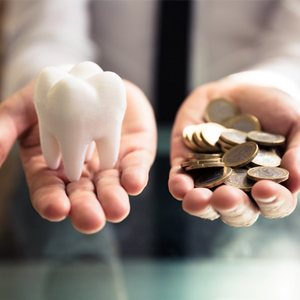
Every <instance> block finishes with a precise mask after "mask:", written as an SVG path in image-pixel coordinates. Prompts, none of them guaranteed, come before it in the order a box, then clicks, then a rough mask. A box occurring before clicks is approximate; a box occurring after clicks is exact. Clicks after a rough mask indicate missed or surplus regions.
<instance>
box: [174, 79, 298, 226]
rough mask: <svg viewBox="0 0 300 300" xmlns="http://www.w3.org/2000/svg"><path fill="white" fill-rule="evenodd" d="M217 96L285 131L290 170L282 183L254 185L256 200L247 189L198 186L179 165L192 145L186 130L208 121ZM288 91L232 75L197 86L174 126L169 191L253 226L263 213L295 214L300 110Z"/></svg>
mask: <svg viewBox="0 0 300 300" xmlns="http://www.w3.org/2000/svg"><path fill="white" fill-rule="evenodd" d="M218 97H225V98H228V99H231V100H232V101H233V102H234V103H235V105H237V106H238V108H239V109H240V110H241V112H242V113H250V114H253V115H255V116H257V117H258V119H259V120H260V122H261V125H262V127H263V129H264V130H265V131H268V132H272V133H278V134H282V135H284V136H285V137H286V140H287V145H286V146H287V147H286V152H285V154H284V156H283V158H282V164H281V166H282V167H283V168H285V169H287V170H288V171H289V173H290V176H289V179H288V181H286V182H284V184H283V185H281V184H278V183H275V182H272V181H269V180H262V181H259V182H257V183H255V185H254V186H253V188H252V191H251V193H252V197H253V199H254V200H255V202H256V204H257V205H254V204H253V203H252V201H251V200H250V198H249V197H248V196H247V194H246V193H244V192H243V191H242V190H239V189H237V188H234V187H231V186H226V185H222V186H220V187H218V188H216V189H215V190H214V192H212V191H211V190H209V189H206V188H194V182H193V180H192V178H191V177H190V176H189V175H187V174H184V173H183V172H182V171H181V167H180V164H181V162H182V161H183V160H184V158H185V157H186V154H187V153H188V152H190V150H189V149H188V148H187V147H186V146H185V145H184V143H183V141H182V130H183V128H184V127H185V126H187V125H190V124H199V123H202V122H204V120H203V114H204V111H205V108H206V106H207V104H208V103H209V101H210V100H212V99H214V98H218ZM290 102H291V99H290V98H289V96H288V95H287V94H285V93H283V92H281V91H279V90H277V89H273V88H266V87H258V86H254V85H246V84H240V83H236V82H233V81H231V80H229V79H224V80H222V81H218V82H213V83H210V84H207V85H204V86H201V87H199V88H197V89H196V90H195V91H194V92H192V93H191V95H189V96H188V98H187V99H186V100H185V101H184V102H183V104H182V106H181V108H180V109H179V111H178V114H177V116H176V120H175V123H174V126H173V131H172V140H171V170H170V175H169V190H170V192H171V194H172V195H173V196H174V197H175V198H176V199H178V200H182V206H183V209H184V210H185V211H186V212H187V213H189V214H191V215H194V216H198V217H200V218H205V219H215V218H217V217H219V216H220V217H221V219H222V220H223V221H224V222H225V223H227V224H229V225H232V226H237V227H241V226H249V225H251V224H253V223H254V222H255V221H256V219H257V217H258V215H259V214H260V213H261V214H262V215H264V216H265V217H267V218H281V217H284V216H287V215H289V214H291V213H292V212H293V211H294V209H295V207H296V203H297V192H298V191H299V188H300V168H299V167H300V164H299V162H300V114H299V112H297V110H296V104H295V106H294V107H293V106H292V105H291V104H290Z"/></svg>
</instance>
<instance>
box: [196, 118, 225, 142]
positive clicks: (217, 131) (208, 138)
mask: <svg viewBox="0 0 300 300" xmlns="http://www.w3.org/2000/svg"><path fill="white" fill-rule="evenodd" d="M223 130H225V127H224V126H222V125H220V124H218V123H213V122H209V123H205V124H204V126H203V127H202V128H201V138H202V140H203V141H204V142H205V143H206V144H208V146H210V147H215V146H216V143H217V142H218V140H219V137H220V135H221V133H222V132H223Z"/></svg>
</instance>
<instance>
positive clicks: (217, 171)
mask: <svg viewBox="0 0 300 300" xmlns="http://www.w3.org/2000/svg"><path fill="white" fill-rule="evenodd" d="M231 172H232V169H231V168H228V167H224V168H209V169H205V170H203V172H200V173H199V174H197V175H196V176H195V187H196V188H199V187H202V188H209V189H211V188H213V187H215V186H218V185H220V184H222V183H223V182H224V181H225V180H226V178H228V176H230V174H231Z"/></svg>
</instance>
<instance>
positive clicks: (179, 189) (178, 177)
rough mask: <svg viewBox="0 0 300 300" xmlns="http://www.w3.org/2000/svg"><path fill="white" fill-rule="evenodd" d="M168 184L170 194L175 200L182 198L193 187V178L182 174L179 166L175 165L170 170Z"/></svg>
mask: <svg viewBox="0 0 300 300" xmlns="http://www.w3.org/2000/svg"><path fill="white" fill-rule="evenodd" d="M168 186H169V191H170V193H171V195H172V196H173V197H174V198H175V199H177V200H182V199H183V198H184V197H185V195H186V194H187V193H188V192H189V191H190V190H192V189H193V188H194V180H193V178H192V177H191V176H188V175H187V174H184V173H183V172H182V169H181V167H180V166H176V165H175V166H174V167H172V168H171V170H170V175H169V181H168Z"/></svg>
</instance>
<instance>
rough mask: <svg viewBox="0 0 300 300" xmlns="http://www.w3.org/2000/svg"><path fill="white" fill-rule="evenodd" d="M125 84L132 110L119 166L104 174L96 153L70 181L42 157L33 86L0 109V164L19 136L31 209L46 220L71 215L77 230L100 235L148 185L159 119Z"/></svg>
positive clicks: (127, 117) (135, 90) (141, 96)
mask: <svg viewBox="0 0 300 300" xmlns="http://www.w3.org/2000/svg"><path fill="white" fill-rule="evenodd" d="M125 84H126V91H127V110H126V113H125V117H124V121H123V127H122V138H121V148H120V155H119V160H118V163H117V166H116V168H114V169H110V170H105V171H100V168H99V161H98V159H97V156H96V155H94V157H93V158H92V159H91V160H90V161H89V162H87V163H85V166H84V170H83V174H82V176H81V178H80V179H79V180H78V181H76V182H71V183H70V182H69V181H68V180H67V179H66V177H65V175H64V172H63V166H60V168H59V169H57V170H51V169H49V168H48V167H47V165H46V163H45V160H44V158H43V156H42V152H41V147H40V141H39V134H38V125H37V117H36V113H35V110H34V106H33V102H32V96H33V85H34V83H31V84H29V85H28V86H26V87H25V88H24V89H23V90H21V91H20V92H18V93H16V94H14V95H13V96H12V97H10V98H8V99H6V100H5V101H4V102H3V103H2V104H1V105H0V131H1V133H2V135H1V141H0V157H1V161H0V163H3V161H4V160H5V158H6V156H7V154H8V152H9V150H10V149H11V147H12V145H13V143H14V142H15V140H16V139H17V138H19V142H20V153H21V159H22V163H23V167H24V171H25V174H26V178H27V183H28V187H29V191H30V198H31V201H32V205H33V207H34V208H35V209H36V210H37V212H38V213H39V214H40V215H41V216H42V217H43V218H45V219H48V220H49V221H61V220H63V219H65V218H66V217H70V218H71V220H72V223H73V225H74V227H75V228H76V229H77V230H79V231H81V232H83V233H93V232H97V231H99V230H100V229H102V228H103V226H104V225H105V222H106V220H107V221H110V222H119V221H121V220H123V219H124V218H125V217H126V216H127V215H128V213H129V210H130V204H129V196H128V195H137V194H139V193H140V192H141V191H142V190H143V189H144V187H145V186H146V184H147V182H148V173H149V169H150V167H151V165H152V163H153V160H154V156H155V151H156V126H155V121H154V115H153V111H152V108H151V106H150V104H149V102H148V100H147V99H146V97H145V95H144V94H143V93H142V92H141V91H140V90H139V89H138V88H137V87H136V86H134V85H133V84H131V83H129V82H125Z"/></svg>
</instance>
